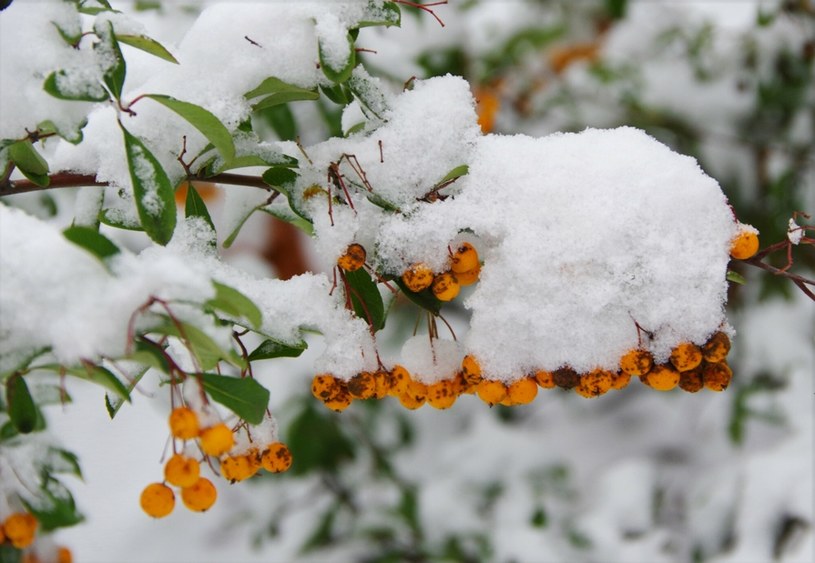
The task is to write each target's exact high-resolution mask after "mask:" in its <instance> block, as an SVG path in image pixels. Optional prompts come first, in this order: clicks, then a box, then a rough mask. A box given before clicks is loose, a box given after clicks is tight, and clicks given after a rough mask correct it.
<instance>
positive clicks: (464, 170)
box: [436, 164, 470, 186]
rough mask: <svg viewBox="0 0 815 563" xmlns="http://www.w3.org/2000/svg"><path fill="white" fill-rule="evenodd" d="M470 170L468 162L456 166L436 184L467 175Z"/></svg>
mask: <svg viewBox="0 0 815 563" xmlns="http://www.w3.org/2000/svg"><path fill="white" fill-rule="evenodd" d="M469 172H470V167H469V166H467V165H466V164H462V165H461V166H456V167H455V168H453V169H452V170H451V171H450V172H448V173H447V174H445V175H444V178H442V179H441V180H439V183H438V184H436V185H437V186H438V185H440V184H444V183H446V182H450V181H452V180H455V179H457V178H461V177H462V176H466V175H467V174H468V173H469Z"/></svg>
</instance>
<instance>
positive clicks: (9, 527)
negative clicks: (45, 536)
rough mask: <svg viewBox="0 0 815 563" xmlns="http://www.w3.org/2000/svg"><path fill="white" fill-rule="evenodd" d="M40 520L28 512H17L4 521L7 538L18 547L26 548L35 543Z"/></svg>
mask: <svg viewBox="0 0 815 563" xmlns="http://www.w3.org/2000/svg"><path fill="white" fill-rule="evenodd" d="M38 525H39V522H37V519H36V518H35V517H34V516H33V515H32V514H29V513H28V512H15V513H14V514H12V515H10V516H9V517H8V518H6V519H5V520H4V521H3V526H2V527H3V532H4V533H5V536H6V539H7V540H8V541H10V542H11V545H13V546H14V547H16V548H17V549H24V548H26V547H28V546H29V545H31V544H32V543H34V535H35V534H36V533H37V526H38Z"/></svg>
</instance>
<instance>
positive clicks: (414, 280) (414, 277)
mask: <svg viewBox="0 0 815 563" xmlns="http://www.w3.org/2000/svg"><path fill="white" fill-rule="evenodd" d="M402 281H403V282H404V283H405V285H406V286H407V288H408V289H409V290H410V291H412V292H413V293H418V292H420V291H422V290H425V289H427V288H428V287H430V284H431V283H433V270H431V269H430V268H429V267H428V266H427V264H423V263H419V264H413V265H411V266H410V267H409V268H408V269H407V270H405V273H404V274H402Z"/></svg>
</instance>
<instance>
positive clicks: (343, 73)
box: [319, 33, 357, 84]
mask: <svg viewBox="0 0 815 563" xmlns="http://www.w3.org/2000/svg"><path fill="white" fill-rule="evenodd" d="M319 55H320V68H321V69H322V71H323V74H325V76H326V78H328V79H329V80H330V81H331V82H335V83H337V84H340V83H342V82H345V81H346V80H348V79H349V78H351V73H352V72H353V71H354V66H356V64H357V56H356V51H355V50H354V38H353V37H352V36H351V34H350V33H349V34H348V59H347V60H346V61H345V63H343V66H342V67H341V68H335V67H333V66H331V65H330V64H329V63H328V62H327V61H326V58H325V52H324V51H323V45H322V42H320V43H319Z"/></svg>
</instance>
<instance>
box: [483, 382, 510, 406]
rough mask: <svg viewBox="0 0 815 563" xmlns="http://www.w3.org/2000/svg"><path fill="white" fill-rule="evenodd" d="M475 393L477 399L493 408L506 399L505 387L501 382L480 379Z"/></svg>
mask: <svg viewBox="0 0 815 563" xmlns="http://www.w3.org/2000/svg"><path fill="white" fill-rule="evenodd" d="M476 393H477V394H478V398H479V399H481V400H482V401H484V402H485V403H487V404H488V405H489V406H493V405H496V404H498V403H500V402H501V401H503V400H504V399H506V398H507V386H506V385H504V383H503V382H501V381H496V380H492V379H482V380H481V382H480V383H479V384H478V387H477V388H476Z"/></svg>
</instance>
